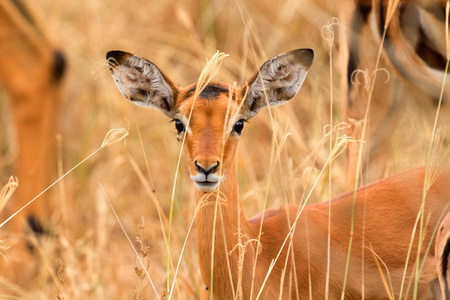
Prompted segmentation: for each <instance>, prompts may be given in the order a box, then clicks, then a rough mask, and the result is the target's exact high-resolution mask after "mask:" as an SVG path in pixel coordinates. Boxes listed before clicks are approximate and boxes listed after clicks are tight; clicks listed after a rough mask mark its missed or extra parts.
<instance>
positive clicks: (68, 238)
mask: <svg viewBox="0 0 450 300" xmlns="http://www.w3.org/2000/svg"><path fill="white" fill-rule="evenodd" d="M39 3H40V7H39V10H40V11H41V14H42V15H41V16H42V17H43V22H44V24H45V27H46V28H47V29H48V31H49V33H50V35H51V36H52V37H53V38H54V39H55V40H56V41H57V42H58V43H59V44H60V45H61V46H62V48H63V49H64V52H65V54H66V55H67V58H68V62H69V69H68V73H67V76H66V77H65V95H64V100H63V105H62V108H61V117H60V130H59V132H60V134H61V136H60V141H61V142H60V144H59V153H60V155H59V156H58V157H57V159H55V164H56V161H58V163H60V164H61V165H62V168H61V170H60V174H59V175H60V176H61V175H62V174H63V173H64V172H66V171H67V170H69V169H70V168H72V167H73V166H74V165H76V164H77V163H79V162H80V161H81V160H83V159H84V158H85V157H87V156H88V155H90V154H91V153H92V152H94V151H95V150H97V149H98V148H99V147H100V145H101V144H102V141H103V139H104V137H105V135H106V133H107V132H108V131H109V130H110V129H111V128H117V127H124V128H127V129H129V136H128V137H127V138H126V143H116V144H114V145H112V146H111V147H107V148H104V149H102V150H101V151H99V152H98V153H97V154H95V156H93V157H91V158H90V159H89V160H88V161H86V162H85V163H84V164H82V165H81V166H79V167H78V168H77V169H75V170H74V171H73V172H71V173H70V174H69V175H68V176H67V177H65V178H64V179H63V180H62V181H60V182H59V183H58V184H57V185H55V186H54V187H53V188H52V189H51V190H50V191H49V193H51V194H52V196H53V197H52V198H53V201H54V203H55V206H56V208H57V209H56V212H55V216H54V220H53V223H54V226H53V227H52V228H51V234H50V235H49V236H45V237H42V238H39V239H36V238H33V237H31V236H30V239H31V240H33V241H34V243H35V245H36V247H37V249H38V251H36V253H35V256H34V257H32V258H31V259H33V260H34V261H35V262H38V264H39V267H38V269H37V273H36V274H34V275H33V276H32V279H31V280H30V281H29V282H28V283H27V284H26V285H24V286H20V285H19V286H14V285H12V284H11V283H8V282H7V281H6V279H4V278H0V286H1V289H0V290H1V291H2V293H3V294H2V295H0V298H3V297H6V295H18V296H19V297H23V298H25V299H55V298H58V299H63V298H64V299H134V298H135V299H141V298H144V299H155V298H156V296H155V292H154V290H153V288H152V287H151V286H147V284H148V281H147V275H143V274H142V273H143V272H144V271H143V269H142V267H141V266H140V265H139V260H138V259H137V257H136V255H135V252H134V251H133V249H132V248H131V246H130V243H129V242H128V240H127V237H126V236H125V234H124V232H123V231H122V229H121V228H120V226H119V223H118V221H117V219H116V218H115V216H114V214H113V212H112V210H111V208H110V207H109V205H108V202H107V200H106V197H105V193H106V195H107V196H108V198H109V200H110V201H111V203H112V205H113V207H114V209H115V211H116V212H117V215H118V218H119V219H120V221H121V223H122V224H123V226H124V229H125V231H126V232H127V234H128V235H129V236H130V237H131V240H132V241H133V245H134V247H135V248H136V249H138V251H140V249H142V251H143V252H145V253H144V254H142V253H139V255H140V257H141V259H143V260H144V262H145V267H146V268H147V270H148V274H149V276H150V278H151V280H152V282H153V284H154V287H155V289H156V291H157V293H158V295H159V297H163V295H164V293H165V289H166V280H167V271H166V262H167V255H168V251H167V246H166V243H165V242H164V240H165V237H164V235H166V236H167V233H168V217H169V207H170V199H171V193H172V188H173V182H174V176H175V171H176V166H177V159H178V155H179V152H180V144H179V143H177V140H176V131H175V129H174V126H173V124H171V123H169V122H168V119H166V117H165V116H163V115H162V114H160V113H158V112H157V111H154V110H151V109H137V108H135V107H132V106H131V105H130V104H129V102H128V101H126V100H124V99H123V98H122V96H121V95H120V93H119V92H118V90H117V89H116V87H115V86H114V82H113V80H112V79H111V76H110V74H109V71H108V70H107V66H106V61H105V54H106V52H107V51H108V50H116V49H117V50H119V49H120V50H124V51H129V52H132V53H136V54H138V55H140V56H143V57H146V58H148V59H149V60H151V61H153V62H154V63H156V64H157V65H158V66H159V67H160V69H161V70H162V71H163V72H165V73H166V74H167V75H168V76H169V77H170V78H171V79H172V80H173V81H174V82H175V83H176V84H179V85H180V86H184V85H187V84H189V83H192V82H195V81H196V80H197V78H198V75H199V74H200V71H201V70H202V68H203V66H204V64H205V58H206V57H211V56H212V55H213V54H214V53H215V52H216V50H220V51H223V52H225V53H228V54H230V57H228V58H226V59H225V61H224V63H223V66H222V68H221V70H220V72H219V73H218V75H217V78H215V79H216V80H220V81H227V82H235V81H236V82H237V83H238V84H241V83H243V82H244V81H245V80H246V79H249V78H250V76H251V75H252V74H253V73H254V72H255V71H256V70H257V69H258V68H259V66H260V65H261V64H262V63H263V62H264V61H266V60H267V59H268V58H270V57H272V56H274V55H277V54H279V53H281V52H285V51H289V50H292V49H295V48H312V49H314V51H315V61H314V64H313V67H312V69H311V71H310V73H309V75H308V78H307V79H306V82H305V85H304V86H303V88H302V90H301V92H300V93H299V95H297V97H296V98H295V99H294V100H293V101H291V102H290V103H289V104H288V105H285V106H283V107H280V108H276V109H274V110H273V111H272V113H273V116H274V122H273V123H272V120H271V119H270V117H269V114H268V113H267V112H264V113H262V114H260V115H259V116H258V117H256V118H255V119H253V120H251V123H250V124H248V125H246V128H245V130H244V131H243V139H242V142H241V146H240V149H239V166H238V170H239V174H238V176H239V180H240V192H241V196H242V199H243V202H244V207H245V211H246V215H247V216H251V215H253V214H255V213H257V212H259V211H261V210H262V207H263V205H264V201H263V199H264V195H265V193H266V189H267V185H268V182H269V181H270V187H269V189H268V199H269V200H268V206H278V205H279V204H280V203H284V202H296V203H298V201H299V199H300V198H301V197H300V195H302V194H303V193H304V192H309V191H310V190H311V181H310V182H309V183H308V182H307V178H308V176H307V175H309V174H313V175H314V176H316V175H317V174H318V173H317V172H315V171H314V169H318V170H320V169H322V168H323V167H325V166H324V164H325V161H326V159H327V157H328V155H329V148H328V142H326V143H322V139H323V138H324V133H325V132H327V131H328V130H329V127H326V126H327V125H328V124H329V116H330V113H329V107H330V89H331V87H333V91H334V95H335V96H334V103H333V105H334V111H333V118H334V120H333V126H334V125H336V122H337V120H338V118H339V74H338V72H337V70H338V68H337V64H338V61H337V59H338V55H337V53H338V52H337V46H336V45H333V50H332V53H330V51H329V48H328V43H327V41H326V40H325V39H324V38H323V37H322V36H321V28H322V26H323V25H326V24H327V23H328V21H329V20H330V19H331V17H334V16H336V7H335V1H319V0H316V1H313V0H304V1H298V0H288V1H271V0H263V1H238V0H237V1H212V2H209V1H204V0H196V1H187V0H186V1H173V0H172V1H155V0H151V1H141V0H126V1H125V0H115V1H99V0H91V1H83V2H80V1H68V0H61V1H50V0H43V1H39ZM34 4H35V3H34ZM43 12H45V13H43ZM337 28H338V26H335V29H337ZM329 55H333V59H334V63H335V64H336V65H334V66H333V78H334V80H333V82H329V78H330V76H329V70H330V68H329V63H328V62H329ZM4 98H5V95H4V94H0V114H1V118H0V128H2V129H1V130H0V183H2V185H3V184H6V183H7V181H8V178H9V176H11V175H12V174H13V162H14V157H15V148H14V146H13V145H12V140H13V139H12V136H13V129H12V128H10V127H9V126H8V124H9V120H10V116H9V110H8V107H7V101H5V99H4ZM406 109H407V110H408V114H407V116H408V117H406V118H404V120H402V124H401V125H400V126H399V129H398V132H396V134H395V139H394V145H393V146H392V148H391V149H386V151H389V152H391V159H390V161H389V172H390V173H395V172H397V171H399V170H402V169H407V168H410V167H412V166H415V165H423V164H424V159H425V156H424V154H423V153H424V149H426V148H427V142H428V140H429V132H430V128H429V127H427V126H426V125H424V124H429V123H424V122H423V120H422V119H421V118H420V117H419V115H418V113H417V111H415V110H414V109H412V108H409V107H408V108H406ZM273 124H275V126H274V125H273ZM338 133H339V132H338ZM340 134H342V133H340ZM335 136H336V135H335ZM285 137H287V138H286V141H285V143H282V142H283V141H284V139H285ZM273 139H274V140H276V141H277V144H278V145H281V144H282V148H279V149H277V148H276V147H272V145H273V144H272V140H273ZM405 145H408V147H405ZM272 151H278V152H277V155H276V156H275V157H276V160H275V161H274V166H275V167H274V168H273V170H274V171H273V172H272V173H270V172H269V170H270V168H271V165H270V164H271V162H270V160H271V157H272V155H271V152H272ZM343 169H344V157H343V155H341V156H339V157H338V158H337V160H336V161H335V163H334V165H333V172H332V182H333V185H332V194H333V195H336V194H337V193H339V192H341V191H342V190H343V183H344V178H343V174H344V172H343ZM325 173H327V172H325ZM186 174H187V169H186V166H185V165H184V164H183V162H182V163H181V166H180V173H179V178H178V180H177V185H176V187H175V201H174V215H173V220H172V229H171V235H170V256H171V258H172V264H173V266H172V267H171V269H170V284H172V280H173V277H174V268H175V267H176V265H177V263H178V260H179V258H180V253H181V251H182V247H183V243H184V242H185V240H186V238H187V245H186V248H185V251H184V253H183V254H182V257H181V264H180V267H179V273H178V275H177V279H176V287H175V292H174V297H173V298H174V299H196V298H198V295H199V291H200V289H201V288H202V283H201V278H200V272H199V269H198V261H197V253H196V246H195V239H196V237H195V234H194V232H195V231H193V232H192V233H191V234H190V235H189V236H188V237H187V231H188V229H189V226H190V224H191V221H192V217H193V212H194V208H195V201H194V198H193V189H194V186H193V184H192V183H191V182H190V179H189V178H188V176H187V175H186ZM327 176H328V175H324V176H323V177H322V178H320V180H319V181H318V184H317V186H316V187H315V189H314V190H313V192H312V197H311V199H310V200H309V201H310V203H312V202H314V201H323V200H325V199H327V198H328V187H327V184H328V178H327ZM55 179H56V178H55ZM100 183H101V185H102V186H103V188H104V192H103V190H102V188H101V186H100ZM294 195H297V196H296V197H297V198H295V196H294ZM12 201H13V200H12ZM33 205H39V199H37V201H36V202H35V203H34V204H33ZM158 205H159V206H160V207H161V211H162V221H160V218H159V216H158V208H157V206H158ZM142 217H143V219H144V220H145V226H144V228H142V226H139V224H140V223H141V222H142V221H141V218H142ZM161 222H162V224H163V228H162V225H161ZM144 236H145V239H144V238H143V237H144ZM135 237H140V238H142V239H140V240H139V241H137V240H136V238H135ZM6 243H7V241H6ZM3 245H4V243H1V242H0V252H2V253H3V254H5V255H6V257H8V255H10V253H8V251H7V250H3V248H2V246H3ZM147 247H148V248H147ZM0 259H3V258H2V257H1V256H0ZM31 263H33V262H31V261H30V264H31ZM147 264H148V265H147ZM135 267H136V268H137V269H138V272H137V273H139V274H136V272H135V270H136V268H135ZM18 272H19V273H20V270H18ZM144 287H146V288H144Z"/></svg>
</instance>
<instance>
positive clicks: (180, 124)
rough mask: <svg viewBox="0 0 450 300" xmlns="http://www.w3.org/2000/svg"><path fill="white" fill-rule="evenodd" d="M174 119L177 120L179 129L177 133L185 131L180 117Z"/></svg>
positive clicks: (176, 125) (176, 124) (176, 126)
mask: <svg viewBox="0 0 450 300" xmlns="http://www.w3.org/2000/svg"><path fill="white" fill-rule="evenodd" d="M173 121H174V122H175V128H176V129H177V133H178V134H180V133H182V132H183V131H184V125H183V123H182V122H181V121H180V120H178V119H174V120H173Z"/></svg>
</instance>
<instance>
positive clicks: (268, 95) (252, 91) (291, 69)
mask: <svg viewBox="0 0 450 300" xmlns="http://www.w3.org/2000/svg"><path fill="white" fill-rule="evenodd" d="M313 59H314V52H313V51H312V50H311V49H297V50H294V51H291V52H288V53H283V54H280V55H278V56H276V57H274V58H272V59H271V60H269V61H267V62H266V63H264V64H263V65H262V67H261V69H260V70H259V72H258V73H256V74H255V76H253V78H252V79H251V80H250V82H249V84H248V85H247V86H245V87H244V88H243V90H242V92H241V93H242V94H243V96H246V97H245V99H244V105H243V107H242V108H243V113H244V115H246V117H247V118H251V117H253V116H254V115H255V114H256V113H257V112H259V111H260V110H261V109H262V108H264V107H266V106H267V105H270V106H277V105H281V104H283V103H286V102H287V101H289V100H291V99H292V98H293V97H294V96H295V95H296V94H297V92H298V91H299V90H300V87H301V86H302V84H303V81H304V80H305V77H306V74H308V70H309V67H310V66H311V64H312V62H313Z"/></svg>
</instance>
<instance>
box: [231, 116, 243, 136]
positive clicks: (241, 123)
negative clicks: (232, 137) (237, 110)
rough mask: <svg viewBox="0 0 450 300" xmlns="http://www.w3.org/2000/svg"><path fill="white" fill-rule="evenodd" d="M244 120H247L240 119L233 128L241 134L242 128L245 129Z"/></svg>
mask: <svg viewBox="0 0 450 300" xmlns="http://www.w3.org/2000/svg"><path fill="white" fill-rule="evenodd" d="M244 122H246V121H245V120H244V119H240V120H239V121H237V122H236V124H234V128H233V130H234V131H235V132H236V133H237V134H239V135H240V134H241V131H242V129H244Z"/></svg>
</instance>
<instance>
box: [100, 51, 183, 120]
mask: <svg viewBox="0 0 450 300" xmlns="http://www.w3.org/2000/svg"><path fill="white" fill-rule="evenodd" d="M106 59H107V60H108V64H109V66H110V71H111V74H112V76H113V78H114V81H115V82H116V85H117V87H118V88H119V90H120V92H121V93H122V95H123V96H124V97H125V98H127V99H128V100H131V102H133V103H134V104H136V105H140V106H146V107H154V108H157V109H159V110H161V111H162V112H163V113H164V114H166V115H167V116H169V117H173V114H174V106H175V99H176V96H177V93H178V90H177V88H176V87H175V86H174V85H173V83H172V82H171V81H170V80H169V79H168V78H167V77H166V76H165V75H164V74H163V73H162V72H161V71H160V70H159V68H158V67H157V66H156V65H155V64H153V63H152V62H150V61H148V60H146V59H145V58H142V57H140V56H137V55H133V54H130V53H127V52H123V51H109V52H108V53H107V54H106Z"/></svg>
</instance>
